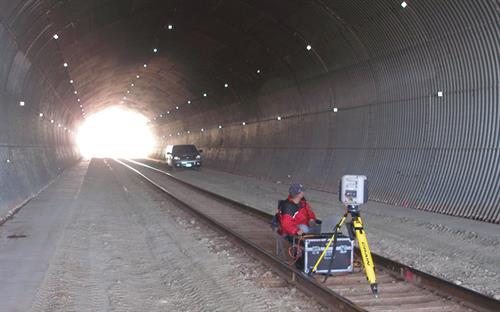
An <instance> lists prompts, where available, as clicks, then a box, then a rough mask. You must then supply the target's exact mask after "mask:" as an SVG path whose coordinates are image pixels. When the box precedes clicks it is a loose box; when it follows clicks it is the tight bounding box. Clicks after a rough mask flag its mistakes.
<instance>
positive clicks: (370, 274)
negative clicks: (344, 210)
mask: <svg viewBox="0 0 500 312" xmlns="http://www.w3.org/2000/svg"><path fill="white" fill-rule="evenodd" d="M352 222H353V227H354V231H356V239H357V240H358V244H359V250H360V251H361V260H362V261H363V267H364V268H365V274H366V279H367V280H368V283H370V287H371V289H372V293H373V294H374V295H375V296H376V297H377V296H378V287H377V277H376V275H375V266H374V264H373V259H372V253H371V252H370V247H369V246H368V239H367V238H366V234H365V231H364V229H363V222H362V221H361V218H360V217H359V216H356V217H354V218H353V220H352Z"/></svg>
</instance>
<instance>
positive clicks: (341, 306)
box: [116, 159, 500, 312]
mask: <svg viewBox="0 0 500 312" xmlns="http://www.w3.org/2000/svg"><path fill="white" fill-rule="evenodd" d="M116 161H117V162H119V163H121V164H122V165H124V166H126V167H127V168H129V169H131V170H132V171H134V172H135V173H136V174H138V175H140V176H141V177H143V178H144V179H146V180H147V181H148V182H150V183H151V184H152V185H154V186H155V187H157V188H159V189H160V190H161V191H163V192H165V193H166V194H168V195H169V196H170V197H172V198H173V199H175V200H176V202H178V203H179V204H181V205H183V206H185V207H187V208H189V210H190V211H194V212H195V213H196V214H197V215H198V216H200V217H201V218H203V219H204V220H206V221H208V222H209V223H210V224H212V225H214V226H215V227H216V228H217V229H219V230H221V231H223V232H224V233H226V234H228V235H230V236H232V237H234V238H236V240H237V241H238V242H239V243H240V244H242V245H244V246H245V247H247V248H249V249H253V250H255V251H257V252H258V253H257V254H256V255H258V258H259V259H260V260H262V261H263V262H265V263H266V264H268V265H270V266H271V267H272V268H273V269H274V271H276V272H277V273H278V274H279V275H280V276H282V277H283V278H285V279H286V280H287V281H288V282H289V283H295V284H297V286H299V287H298V288H299V289H301V290H302V291H304V292H305V293H307V294H309V295H311V296H313V297H315V298H316V299H317V300H318V301H319V302H320V303H322V304H323V305H325V306H327V307H329V308H334V309H335V310H334V311H367V310H365V309H363V308H361V307H359V306H357V305H356V304H354V303H353V302H352V301H350V300H349V299H347V298H345V297H343V296H341V295H339V294H337V293H335V292H334V291H332V290H331V289H329V288H328V287H326V286H324V285H322V284H320V283H319V282H317V281H316V280H314V279H312V278H310V277H308V276H307V275H305V274H304V273H303V272H301V271H299V270H297V269H296V268H294V267H291V266H289V265H288V264H286V263H284V262H283V260H282V259H280V258H278V257H277V256H274V255H272V254H270V253H269V252H267V251H266V250H264V249H262V248H260V247H259V246H257V245H255V244H254V243H252V242H250V241H248V240H246V239H245V238H244V237H242V236H241V235H240V234H238V233H236V232H234V231H232V230H231V229H228V228H227V227H225V226H224V225H223V224H221V223H220V222H218V221H217V220H215V219H213V218H211V217H209V216H206V215H204V214H203V213H201V212H200V211H198V210H197V209H196V208H194V207H191V206H190V205H188V204H186V203H184V202H183V201H182V200H180V199H179V198H178V197H176V196H175V195H174V194H172V193H171V192H169V191H168V190H166V189H164V188H163V187H162V186H160V185H159V184H157V183H156V182H154V181H152V180H151V179H149V178H148V177H146V176H145V175H144V174H143V173H141V172H140V171H139V170H137V169H135V168H133V167H132V166H130V165H128V164H126V163H124V162H122V161H120V160H116ZM127 161H128V162H131V163H133V164H136V165H139V166H142V167H145V168H147V169H150V170H154V171H156V172H159V173H161V174H163V175H165V176H168V177H169V178H170V179H172V180H174V181H175V182H177V183H179V184H182V185H184V186H186V187H188V188H190V189H192V190H194V191H197V192H199V193H202V194H204V195H206V196H209V197H211V198H213V199H216V200H217V201H219V202H222V203H225V204H226V205H227V204H229V205H231V206H232V207H234V208H236V209H238V210H241V211H244V212H245V213H251V214H252V215H255V216H256V217H258V218H261V219H263V220H270V219H271V217H272V216H271V215H270V214H268V213H266V212H264V211H261V210H259V209H257V208H254V207H251V206H249V205H246V204H243V203H241V202H238V201H235V200H233V199H230V198H226V197H224V196H222V195H220V194H217V193H214V192H211V191H208V190H205V189H203V188H200V187H198V186H195V185H193V184H190V183H188V182H186V181H183V180H181V179H179V178H177V177H175V176H173V175H172V174H170V173H168V172H165V171H163V170H160V169H158V168H155V167H153V166H150V165H147V164H144V163H141V162H138V161H135V160H130V159H128V160H127ZM153 161H154V160H153ZM155 162H156V161H155ZM356 253H357V254H358V256H359V250H358V249H357V248H356ZM372 256H373V258H374V262H375V263H376V264H377V265H378V266H382V267H383V268H384V269H386V270H388V271H390V272H391V273H392V274H393V275H396V276H398V277H399V278H400V279H403V280H405V281H407V282H409V283H412V284H414V285H417V286H419V287H422V288H426V289H429V290H432V291H433V292H435V293H437V294H439V295H440V296H442V297H444V298H452V299H454V300H455V301H458V302H460V303H461V304H463V305H464V306H466V307H468V308H471V309H474V310H476V311H480V312H489V311H500V301H498V300H495V299H494V298H491V297H489V296H486V295H484V294H481V293H479V292H476V291H474V290H471V289H468V288H465V287H462V286H459V285H456V284H453V283H451V282H449V281H446V280H444V279H441V278H439V277H435V276H432V275H430V274H427V273H425V272H422V271H420V270H417V269H414V268H412V267H409V266H407V265H404V264H402V263H399V262H397V261H394V260H391V259H388V258H386V257H383V256H380V255H377V254H375V253H372ZM318 294H319V295H318ZM324 296H328V297H331V298H329V299H326V298H325V297H324ZM325 299H326V300H325Z"/></svg>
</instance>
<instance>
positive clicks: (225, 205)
mask: <svg viewBox="0 0 500 312" xmlns="http://www.w3.org/2000/svg"><path fill="white" fill-rule="evenodd" d="M116 161H117V162H118V163H120V164H122V165H124V166H125V167H127V168H128V169H130V170H131V171H133V172H134V173H135V174H137V175H139V176H140V177H141V178H143V179H145V180H146V181H148V182H149V183H150V184H152V185H153V186H154V187H156V188H157V189H159V190H161V191H162V192H164V193H165V194H167V195H168V196H169V197H171V198H172V199H173V200H174V201H176V202H177V203H178V204H180V205H182V206H183V207H184V208H186V209H188V210H190V211H191V212H193V213H195V214H196V215H197V216H198V217H200V218H202V219H204V220H205V221H206V222H208V223H209V224H211V225H212V226H214V227H216V228H217V229H219V230H220V231H222V232H224V233H226V234H227V235H228V237H230V238H231V239H232V240H234V241H236V242H237V243H238V244H240V245H243V247H245V248H247V249H250V250H251V251H252V252H253V255H254V256H255V257H256V258H258V259H259V260H261V261H262V262H264V263H266V264H267V265H268V266H269V267H270V268H271V269H272V270H273V271H274V272H275V273H277V274H278V275H280V276H281V277H282V278H283V279H285V280H286V281H287V282H288V283H291V284H294V285H295V286H296V287H297V288H298V289H300V290H301V291H303V292H304V293H306V294H308V295H309V296H312V297H314V298H315V299H316V300H317V301H318V302H319V303H321V304H322V305H324V306H325V307H328V308H329V309H330V310H332V311H384V312H385V311H415V312H423V311H481V312H483V311H500V301H498V300H495V299H493V298H490V297H488V296H485V295H483V294H480V293H477V292H475V291H472V290H469V289H467V288H464V287H461V286H458V285H455V284H453V283H450V282H448V281H445V280H443V279H440V278H437V277H434V276H431V275H429V274H426V273H424V272H421V271H419V270H416V269H413V268H411V267H408V266H405V265H403V264H400V263H398V262H395V261H392V260H390V259H387V258H384V257H382V256H379V255H376V254H373V258H374V262H375V266H376V270H377V282H378V287H379V297H378V298H375V297H374V296H373V295H372V294H371V289H370V286H369V284H368V282H367V281H366V278H365V275H364V273H363V272H362V271H361V270H360V269H359V270H357V272H354V273H350V274H343V275H338V276H332V277H330V278H329V279H328V280H327V281H326V283H322V281H323V276H321V275H319V276H316V277H313V278H311V277H308V276H307V275H305V274H304V273H302V272H301V271H299V270H298V269H296V268H295V267H293V266H290V265H289V264H288V263H287V262H286V261H285V260H284V259H282V258H280V257H278V256H277V255H276V251H275V250H276V247H275V240H276V234H275V233H274V232H272V231H271V229H270V226H269V223H270V219H271V215H269V214H267V213H265V212H263V211H260V210H258V209H256V208H253V207H250V206H247V205H244V204H242V203H239V202H236V201H234V200H231V199H228V198H225V197H222V196H220V195H218V194H215V193H212V192H209V191H206V190H204V189H201V188H199V187H196V186H194V185H191V184H189V183H187V182H184V181H182V180H180V179H178V178H175V177H174V176H172V175H171V174H169V173H168V172H166V171H164V170H161V169H159V168H157V167H158V166H152V165H149V164H146V163H141V162H137V161H134V160H124V161H120V160H116ZM358 256H359V253H358Z"/></svg>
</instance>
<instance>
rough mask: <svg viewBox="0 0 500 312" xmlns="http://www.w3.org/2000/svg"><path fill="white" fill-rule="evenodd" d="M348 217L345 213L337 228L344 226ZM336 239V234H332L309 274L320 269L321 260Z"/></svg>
mask: <svg viewBox="0 0 500 312" xmlns="http://www.w3.org/2000/svg"><path fill="white" fill-rule="evenodd" d="M346 218H347V213H346V214H344V216H343V217H342V219H340V221H339V223H338V224H337V225H336V226H335V227H336V228H337V229H340V228H341V227H342V225H343V224H344V222H345V219H346ZM334 240H335V234H333V235H332V237H331V238H330V240H329V241H328V244H326V247H325V249H324V250H323V252H322V253H321V255H320V256H319V258H318V261H316V264H314V267H313V268H312V270H311V272H309V275H312V274H314V273H315V272H316V270H318V266H319V264H320V263H321V261H322V260H323V258H324V257H325V255H326V252H327V251H328V248H330V245H331V244H332V242H333V241H334Z"/></svg>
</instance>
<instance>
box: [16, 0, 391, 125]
mask: <svg viewBox="0 0 500 312" xmlns="http://www.w3.org/2000/svg"><path fill="white" fill-rule="evenodd" d="M341 6H344V5H341ZM393 7H394V4H392V5H390V6H389V7H387V8H383V7H381V9H386V10H390V9H394V8H393ZM342 9H344V10H345V9H348V8H345V7H344V8H342ZM30 11H31V12H30ZM14 12H15V13H16V14H26V15H27V16H30V15H33V14H36V15H40V16H43V17H44V19H47V23H48V26H47V27H45V28H44V30H43V33H41V34H38V35H39V36H42V37H43V38H45V40H46V39H47V38H50V37H51V36H52V35H53V34H57V35H58V37H59V38H58V39H57V40H56V41H57V42H56V45H57V51H58V52H59V53H60V54H61V56H60V57H61V58H62V60H61V62H67V63H68V64H69V67H68V77H61V78H63V79H64V80H63V81H60V82H59V84H60V85H63V86H66V87H67V88H74V90H76V91H77V92H78V94H77V95H75V96H74V98H75V99H77V98H80V99H81V104H82V105H84V107H85V108H86V109H87V111H95V110H97V109H99V108H102V107H104V106H108V105H112V104H118V103H123V104H124V105H126V106H128V107H131V108H134V109H138V110H141V111H143V112H145V113H146V114H147V115H148V116H150V117H154V116H156V115H157V114H158V113H160V112H165V111H168V110H171V109H174V108H175V106H178V105H181V104H184V103H186V102H187V100H191V101H196V100H198V99H200V98H202V97H203V93H204V92H207V93H209V96H210V97H211V98H218V97H221V96H228V95H229V96H231V95H233V96H234V95H235V94H238V93H245V92H251V90H253V89H254V88H255V85H256V84H258V83H259V80H260V79H262V76H263V75H264V74H265V75H266V77H272V76H278V77H279V76H292V77H293V75H294V70H309V71H311V72H316V71H317V70H318V69H319V70H320V71H321V70H328V69H327V68H326V67H325V66H328V65H329V64H324V60H322V59H321V54H323V53H324V54H325V55H326V54H327V52H328V49H331V47H330V44H331V41H333V40H334V38H335V37H336V36H342V33H341V32H342V28H343V27H344V26H343V25H342V24H343V23H345V22H344V21H341V20H340V19H339V18H338V17H337V16H335V14H334V13H332V12H330V11H329V8H327V7H326V4H322V3H321V2H305V1H271V2H267V1H123V0H115V1H37V2H32V5H24V6H23V7H22V9H20V8H19V7H18V6H17V7H16V6H13V13H14ZM371 13H372V14H376V12H371ZM7 16H9V15H7ZM313 17H314V18H313ZM169 25H172V29H169ZM32 27H34V28H35V27H36V28H38V29H39V25H36V24H32ZM307 44H314V45H315V50H314V53H310V54H309V55H307V53H304V52H305V51H306V49H305V48H306V45H307ZM50 48H51V49H54V47H52V46H51V47H50ZM47 49H48V47H47ZM154 49H158V50H157V51H158V52H157V53H155V52H154ZM53 53H55V54H57V52H56V51H53ZM360 57H363V56H360ZM143 64H147V68H144V67H143ZM57 65H58V66H61V65H62V63H61V64H57ZM307 68H309V69H307ZM258 70H260V71H261V72H260V73H258V72H257V71H258ZM136 75H139V77H140V78H139V79H137V78H136ZM70 79H71V80H73V81H74V84H73V85H72V86H70V85H68V81H69V80H70ZM132 83H133V84H134V86H133V87H132V86H131V84H132ZM226 83H228V84H230V91H228V90H225V89H226V88H225V87H224V86H225V84H226ZM127 90H128V91H130V94H128V93H127ZM70 93H71V92H70ZM124 97H126V98H124Z"/></svg>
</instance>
